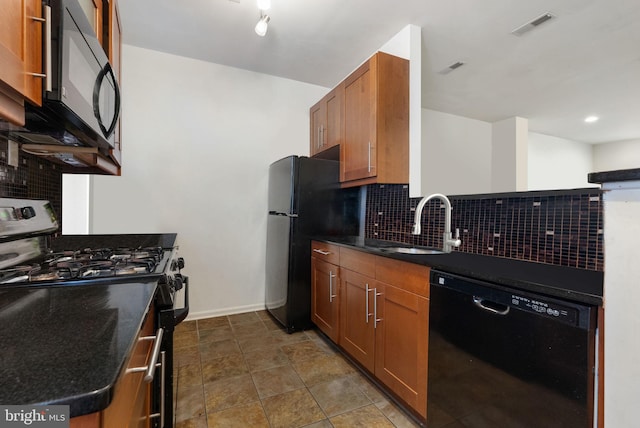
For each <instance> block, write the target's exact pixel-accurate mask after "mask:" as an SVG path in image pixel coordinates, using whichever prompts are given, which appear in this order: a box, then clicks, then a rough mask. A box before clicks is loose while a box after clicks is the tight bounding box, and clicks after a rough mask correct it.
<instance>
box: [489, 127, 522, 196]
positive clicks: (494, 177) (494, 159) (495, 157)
mask: <svg viewBox="0 0 640 428" xmlns="http://www.w3.org/2000/svg"><path fill="white" fill-rule="evenodd" d="M528 133H529V121H528V120H527V119H524V118H522V117H511V118H509V119H505V120H501V121H499V122H495V123H494V124H493V136H492V145H491V191H492V192H518V191H526V190H528V185H527V175H528V173H527V170H528V160H527V153H528V148H527V144H528Z"/></svg>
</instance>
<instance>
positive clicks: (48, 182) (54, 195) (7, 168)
mask: <svg viewBox="0 0 640 428" xmlns="http://www.w3.org/2000/svg"><path fill="white" fill-rule="evenodd" d="M7 146H8V143H7V140H6V139H4V138H3V137H0V197H2V198H25V199H46V200H48V201H49V202H51V205H52V207H53V209H54V210H55V212H56V216H57V217H58V222H59V224H62V171H60V169H59V168H58V167H57V165H56V164H55V163H52V162H49V161H48V160H46V159H44V158H42V157H39V156H34V155H30V154H28V153H24V152H22V151H21V152H20V154H19V157H18V167H17V168H16V167H13V166H11V165H9V164H8V156H9V153H8V148H7Z"/></svg>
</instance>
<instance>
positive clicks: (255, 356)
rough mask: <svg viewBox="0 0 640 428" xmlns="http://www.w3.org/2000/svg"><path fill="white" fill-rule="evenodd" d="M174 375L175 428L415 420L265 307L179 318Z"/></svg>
mask: <svg viewBox="0 0 640 428" xmlns="http://www.w3.org/2000/svg"><path fill="white" fill-rule="evenodd" d="M174 376H175V377H174V385H175V389H174V395H175V399H176V412H175V416H176V427H177V428H186V427H189V428H213V427H242V428H247V427H251V428H253V427H270V428H285V427H287V428H297V427H309V428H321V427H336V428H338V427H367V428H373V427H415V426H417V425H415V424H414V423H413V422H412V421H411V420H410V419H409V418H408V417H407V416H406V415H405V414H404V413H403V412H402V411H401V410H400V409H398V408H397V407H396V406H395V405H394V404H392V403H391V402H390V401H389V400H388V399H387V398H386V397H385V396H384V395H383V394H382V393H381V392H380V391H379V390H378V389H377V388H376V387H375V386H374V385H373V384H371V383H370V382H369V381H368V380H367V379H366V378H365V377H364V376H363V375H362V374H360V373H359V372H358V370H357V369H356V368H354V367H353V366H352V365H351V364H350V363H349V362H348V361H347V360H345V359H344V357H342V356H341V355H340V354H339V353H338V352H337V351H336V350H335V349H334V348H333V347H332V346H330V345H328V344H327V342H325V340H324V339H323V338H322V337H320V336H319V335H318V333H316V332H315V331H314V330H309V331H304V332H298V333H294V334H287V333H286V332H284V331H283V330H282V329H281V328H280V327H279V325H278V324H276V323H275V322H274V321H273V320H272V319H271V318H270V316H269V314H268V313H267V312H265V311H259V312H248V313H244V314H236V315H229V316H223V317H217V318H208V319H203V320H198V321H190V322H183V323H182V324H180V325H179V326H178V328H176V332H175V372H174Z"/></svg>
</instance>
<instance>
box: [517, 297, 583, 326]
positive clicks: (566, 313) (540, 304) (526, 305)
mask: <svg viewBox="0 0 640 428" xmlns="http://www.w3.org/2000/svg"><path fill="white" fill-rule="evenodd" d="M511 306H512V307H514V308H518V309H522V310H524V311H528V312H535V313H537V314H539V315H546V316H549V317H553V318H559V319H562V320H563V321H564V322H566V323H568V324H573V325H575V324H576V322H577V318H578V311H577V310H575V309H573V308H569V307H566V306H564V305H561V304H560V303H557V302H552V301H548V300H546V299H544V300H543V299H542V298H539V297H536V298H531V297H527V296H522V295H520V294H512V295H511Z"/></svg>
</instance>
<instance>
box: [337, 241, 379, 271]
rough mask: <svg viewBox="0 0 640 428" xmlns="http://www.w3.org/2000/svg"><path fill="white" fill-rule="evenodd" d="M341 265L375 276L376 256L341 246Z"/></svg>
mask: <svg viewBox="0 0 640 428" xmlns="http://www.w3.org/2000/svg"><path fill="white" fill-rule="evenodd" d="M340 267H341V268H345V269H349V270H352V271H355V272H358V273H360V274H362V275H365V276H369V277H371V278H375V276H376V256H374V255H372V254H369V253H364V252H362V251H357V250H351V249H349V248H341V249H340Z"/></svg>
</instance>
